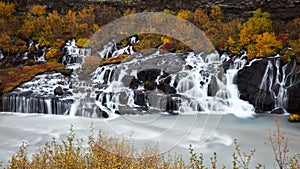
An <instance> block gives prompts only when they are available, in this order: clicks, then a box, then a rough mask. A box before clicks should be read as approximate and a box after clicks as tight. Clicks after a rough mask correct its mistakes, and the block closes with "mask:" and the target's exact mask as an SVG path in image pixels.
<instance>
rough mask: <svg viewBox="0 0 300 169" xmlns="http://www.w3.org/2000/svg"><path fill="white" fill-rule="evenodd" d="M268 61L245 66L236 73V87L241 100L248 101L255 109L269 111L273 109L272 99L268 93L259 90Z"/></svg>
mask: <svg viewBox="0 0 300 169" xmlns="http://www.w3.org/2000/svg"><path fill="white" fill-rule="evenodd" d="M267 64H268V61H267V60H261V61H256V62H254V63H252V65H251V66H245V67H244V68H243V69H241V70H239V71H238V74H237V86H238V89H239V92H240V98H241V99H242V100H246V101H249V102H250V103H251V104H252V105H254V107H255V108H256V109H260V110H262V111H270V110H272V109H273V108H274V98H272V97H270V94H269V93H266V91H261V90H260V84H261V81H262V79H263V76H264V73H265V69H266V67H267Z"/></svg>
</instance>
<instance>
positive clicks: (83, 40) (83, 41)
mask: <svg viewBox="0 0 300 169" xmlns="http://www.w3.org/2000/svg"><path fill="white" fill-rule="evenodd" d="M87 41H88V39H87V38H79V39H78V40H77V42H76V45H77V46H78V47H84V46H85V44H86V43H87Z"/></svg>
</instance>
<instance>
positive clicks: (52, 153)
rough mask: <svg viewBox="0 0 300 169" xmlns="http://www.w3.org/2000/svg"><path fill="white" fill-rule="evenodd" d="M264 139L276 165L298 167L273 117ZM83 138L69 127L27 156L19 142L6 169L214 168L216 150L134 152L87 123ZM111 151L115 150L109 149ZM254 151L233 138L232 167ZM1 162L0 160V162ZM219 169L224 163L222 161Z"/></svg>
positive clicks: (245, 164)
mask: <svg viewBox="0 0 300 169" xmlns="http://www.w3.org/2000/svg"><path fill="white" fill-rule="evenodd" d="M268 133H269V137H268V141H267V142H266V143H265V144H267V145H269V146H271V148H272V150H273V152H274V159H275V163H276V164H277V166H276V167H275V166H274V167H275V168H280V169H299V168H300V154H297V155H295V156H292V157H289V156H288V148H287V147H288V143H289V141H290V138H288V137H286V136H285V132H282V131H281V130H280V123H279V121H278V120H276V129H273V130H269V132H268ZM83 144H84V141H83V140H82V139H76V137H75V134H74V131H73V129H72V127H71V128H70V133H69V134H68V135H67V137H66V138H65V139H63V140H62V141H61V142H60V143H58V141H57V140H55V139H53V140H52V141H51V142H47V143H45V145H44V146H43V147H42V148H40V150H39V151H38V152H37V153H35V154H33V155H32V156H31V157H30V156H29V155H28V150H27V147H28V146H29V145H28V144H27V143H23V144H22V146H21V147H20V149H19V151H18V152H17V153H16V154H14V155H13V156H12V157H11V159H10V160H9V162H8V166H7V168H8V169H16V168H33V169H44V168H49V169H50V168H51V169H54V168H72V169H88V168H100V169H107V168H120V169H123V168H126V169H127V168H132V169H144V168H149V169H150V168H151V169H152V168H164V169H169V168H170V169H184V168H187V169H209V168H212V169H217V168H218V163H217V162H218V158H217V152H214V154H213V156H212V157H211V158H210V166H204V159H205V158H204V156H203V154H202V153H200V154H199V153H196V152H195V151H194V149H193V148H192V145H190V147H189V148H188V149H189V153H190V159H189V161H184V160H183V158H182V155H177V154H176V153H175V154H173V155H171V154H168V157H166V156H165V155H163V154H159V153H158V150H157V148H156V147H147V146H146V147H145V148H144V149H143V151H142V152H140V153H138V152H137V151H136V149H135V147H134V145H133V143H132V142H131V141H130V140H126V139H122V138H116V137H107V135H106V134H105V133H104V132H103V131H101V130H100V131H99V132H98V134H97V136H96V137H95V134H94V132H93V128H92V127H91V134H90V136H89V137H88V146H87V147H86V148H83V147H84V146H83ZM113 152H115V153H113ZM254 155H255V149H253V150H251V151H250V152H249V153H245V152H242V150H241V147H240V145H239V144H238V142H237V140H236V139H235V140H234V153H233V154H232V168H233V169H249V168H250V167H249V166H250V163H251V162H252V160H253V158H254ZM0 165H1V163H0ZM221 168H222V169H225V168H226V167H225V166H224V165H222V167H221ZM255 168H256V169H261V168H265V166H264V165H262V164H257V165H256V166H255Z"/></svg>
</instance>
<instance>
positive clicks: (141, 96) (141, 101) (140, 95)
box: [134, 92, 148, 110]
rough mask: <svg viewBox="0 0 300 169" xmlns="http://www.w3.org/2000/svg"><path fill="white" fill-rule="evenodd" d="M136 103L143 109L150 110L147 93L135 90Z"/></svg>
mask: <svg viewBox="0 0 300 169" xmlns="http://www.w3.org/2000/svg"><path fill="white" fill-rule="evenodd" d="M134 104H136V105H138V106H140V108H141V109H143V110H148V106H147V93H144V92H135V93H134Z"/></svg>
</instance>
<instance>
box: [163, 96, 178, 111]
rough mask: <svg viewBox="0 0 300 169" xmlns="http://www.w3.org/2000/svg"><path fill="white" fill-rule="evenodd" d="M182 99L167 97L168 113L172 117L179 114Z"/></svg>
mask: <svg viewBox="0 0 300 169" xmlns="http://www.w3.org/2000/svg"><path fill="white" fill-rule="evenodd" d="M180 101H181V100H180V97H171V96H168V97H167V104H166V112H168V113H169V114H172V115H177V114H178V113H177V112H175V111H177V110H179V106H178V105H179V103H180Z"/></svg>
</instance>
